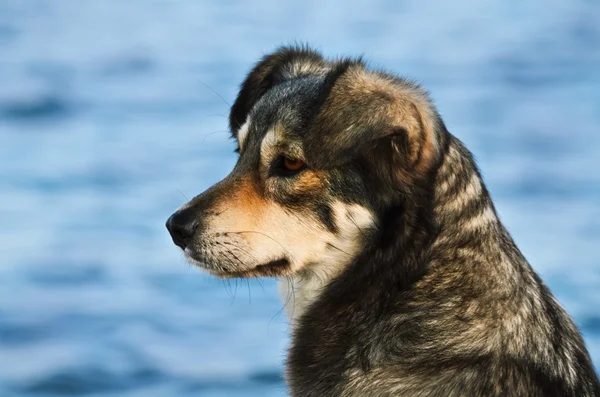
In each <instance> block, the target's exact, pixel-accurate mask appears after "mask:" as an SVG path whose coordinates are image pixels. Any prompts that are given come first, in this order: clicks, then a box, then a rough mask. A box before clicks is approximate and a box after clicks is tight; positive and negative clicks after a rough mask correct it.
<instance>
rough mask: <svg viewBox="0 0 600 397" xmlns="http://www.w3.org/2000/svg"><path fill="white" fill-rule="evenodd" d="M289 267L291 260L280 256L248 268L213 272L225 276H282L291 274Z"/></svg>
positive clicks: (212, 271)
mask: <svg viewBox="0 0 600 397" xmlns="http://www.w3.org/2000/svg"><path fill="white" fill-rule="evenodd" d="M289 269H290V261H289V260H287V259H286V258H280V259H275V260H272V261H270V262H267V263H264V264H262V265H258V266H255V267H253V268H251V269H248V270H238V271H219V272H216V271H214V270H211V273H213V274H214V275H216V276H219V277H223V278H250V277H281V276H285V275H287V274H289Z"/></svg>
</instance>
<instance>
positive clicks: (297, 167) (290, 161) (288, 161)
mask: <svg viewBox="0 0 600 397" xmlns="http://www.w3.org/2000/svg"><path fill="white" fill-rule="evenodd" d="M305 168H306V163H305V162H304V161H302V160H299V159H294V158H291V157H287V156H285V155H281V156H279V157H278V158H277V159H276V160H275V161H274V162H273V164H272V165H271V169H270V172H269V174H270V175H278V176H283V177H289V176H294V175H296V174H299V173H300V172H302V171H304V169H305Z"/></svg>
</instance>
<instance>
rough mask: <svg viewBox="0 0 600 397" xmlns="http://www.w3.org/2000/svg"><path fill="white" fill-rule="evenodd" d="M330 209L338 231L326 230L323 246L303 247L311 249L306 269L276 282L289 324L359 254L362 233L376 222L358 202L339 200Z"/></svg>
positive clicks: (297, 317) (296, 319)
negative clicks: (347, 202) (335, 232)
mask: <svg viewBox="0 0 600 397" xmlns="http://www.w3.org/2000/svg"><path fill="white" fill-rule="evenodd" d="M332 209H333V216H334V222H335V225H336V226H337V229H338V232H337V234H335V235H334V234H332V233H327V235H326V237H325V236H324V237H325V238H324V243H325V244H323V245H322V246H319V247H315V246H311V247H304V249H307V250H310V251H311V252H310V254H308V257H307V259H306V260H307V265H308V266H309V268H308V269H303V268H300V269H299V271H298V272H297V273H296V274H294V275H293V276H291V277H288V278H284V279H281V280H280V281H279V293H280V294H281V298H282V299H283V302H284V305H285V309H286V312H287V314H288V316H289V318H290V322H291V323H292V325H295V324H296V322H297V321H298V319H299V318H300V316H302V314H303V313H304V312H305V311H306V309H307V308H308V307H309V306H310V305H311V304H312V303H313V302H314V301H316V300H317V299H318V298H319V296H320V295H321V293H322V292H323V290H324V289H325V287H327V285H328V284H329V282H330V281H331V280H332V279H333V278H335V277H336V276H338V275H339V274H340V273H341V272H342V271H343V270H344V269H345V267H346V266H347V265H348V264H350V262H351V261H352V260H353V259H354V258H355V257H356V255H358V254H359V253H360V251H361V249H362V244H363V239H362V236H363V234H364V233H366V232H368V229H370V228H372V227H373V226H374V225H375V218H374V216H373V214H372V213H371V211H369V210H368V209H366V208H365V207H362V206H360V205H358V204H345V203H342V202H339V201H338V202H336V203H334V204H333V205H332ZM306 254H307V253H305V255H306Z"/></svg>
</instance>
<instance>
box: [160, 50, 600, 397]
mask: <svg viewBox="0 0 600 397" xmlns="http://www.w3.org/2000/svg"><path fill="white" fill-rule="evenodd" d="M230 127H231V131H232V134H233V137H234V138H236V140H237V143H238V152H239V153H240V156H239V160H238V163H237V165H236V166H235V168H234V170H233V171H232V173H231V174H230V175H229V176H227V177H226V178H225V179H224V180H223V181H221V182H219V183H218V184H216V185H215V186H213V187H212V188H210V189H209V190H207V191H206V192H204V193H203V194H201V195H199V196H197V197H195V198H194V199H192V200H191V201H190V202H189V203H188V204H186V205H185V206H184V207H182V208H181V209H179V210H178V211H177V212H176V213H175V214H174V215H173V216H172V217H171V218H170V219H169V221H168V222H167V227H168V228H169V231H170V232H171V234H172V236H173V239H174V241H175V242H176V244H177V245H179V246H180V247H181V248H182V249H183V250H184V252H185V254H186V257H187V258H188V259H189V260H190V261H191V262H192V263H194V264H196V265H198V266H200V267H201V268H203V269H205V270H207V271H208V272H210V273H212V274H214V275H217V276H219V277H265V276H266V277H279V278H281V280H282V281H281V284H280V286H281V293H282V296H283V299H284V302H287V304H286V309H287V311H288V313H289V315H290V318H291V322H292V325H293V335H292V344H291V347H290V350H289V356H288V360H287V373H286V378H287V382H288V384H289V388H290V392H291V394H292V396H302V397H312V396H314V397H317V396H318V397H327V396H348V397H350V396H364V397H368V396H378V397H379V396H413V397H414V396H444V397H449V396H531V397H535V396H540V397H541V396H557V397H558V396H561V397H564V396H573V397H575V396H577V397H584V396H600V384H599V381H598V377H597V375H596V373H595V371H594V368H593V365H592V363H591V360H590V357H589V354H588V352H587V350H586V347H585V345H584V342H583V340H582V338H581V336H580V334H579V332H578V330H577V328H576V326H575V325H574V323H573V321H572V320H571V319H570V317H569V316H568V314H567V313H566V312H565V311H564V310H563V309H562V307H561V306H560V305H559V304H558V303H557V301H556V300H555V299H554V297H553V296H552V294H551V293H550V291H549V290H548V288H547V287H546V286H545V285H544V284H543V282H542V281H541V280H540V278H539V277H538V276H537V274H536V273H535V272H534V271H533V269H532V268H531V266H530V265H529V264H528V263H527V261H526V259H525V258H524V257H523V255H522V254H521V252H520V251H519V249H518V248H517V247H516V245H515V243H514V242H513V240H512V238H511V237H510V235H509V233H508V232H507V230H506V229H505V228H504V226H503V225H502V223H501V222H500V220H499V219H498V216H497V214H496V211H495V209H494V205H493V203H492V200H491V198H490V195H489V193H488V191H487V189H486V187H485V185H484V183H483V181H482V179H481V176H480V173H479V171H478V169H477V166H476V165H475V162H474V160H473V157H472V155H471V153H470V152H469V151H468V150H467V149H466V148H465V147H464V146H463V144H462V143H461V142H460V141H459V140H458V139H457V138H456V137H454V136H453V135H451V134H450V133H449V132H448V131H447V129H446V127H445V125H444V123H443V122H442V120H441V118H440V116H439V114H438V113H437V111H436V110H435V108H434V106H433V105H432V103H431V101H430V100H429V98H428V95H427V93H426V92H425V91H424V90H423V89H422V88H420V87H419V86H418V85H416V84H414V83H412V82H410V81H407V80H405V79H401V78H398V77H396V76H394V75H391V74H388V73H384V72H380V71H374V70H370V69H369V68H367V66H366V65H365V64H364V62H363V61H362V60H361V59H339V60H326V59H324V58H323V57H322V56H321V55H320V54H318V53H317V52H315V51H313V50H311V49H309V48H307V47H283V48H280V49H278V50H277V51H276V52H274V53H273V54H270V55H267V56H265V57H264V58H263V59H262V60H261V61H260V62H258V63H257V64H256V66H255V67H254V69H253V70H252V71H251V72H250V74H249V75H248V76H247V77H246V79H245V81H244V82H243V84H242V86H241V90H240V92H239V94H238V96H237V99H236V101H235V103H234V105H233V106H232V108H231V114H230ZM286 159H294V160H297V161H300V162H301V163H299V164H302V163H304V164H305V166H304V167H302V168H301V169H300V170H297V171H296V170H290V169H288V168H285V164H287V163H285V164H284V165H283V166H282V164H283V163H282V162H285V161H287V160H286Z"/></svg>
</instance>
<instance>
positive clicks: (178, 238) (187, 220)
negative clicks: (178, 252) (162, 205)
mask: <svg viewBox="0 0 600 397" xmlns="http://www.w3.org/2000/svg"><path fill="white" fill-rule="evenodd" d="M197 228H198V219H197V216H196V214H195V211H192V209H191V208H186V209H183V210H180V211H177V212H175V213H174V214H173V215H171V216H170V217H169V219H167V230H169V233H170V234H171V237H172V238H173V242H174V243H175V245H177V246H179V247H181V249H185V248H186V247H187V246H188V244H189V243H190V241H191V240H192V237H193V236H194V233H195V232H196V229H197Z"/></svg>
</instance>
